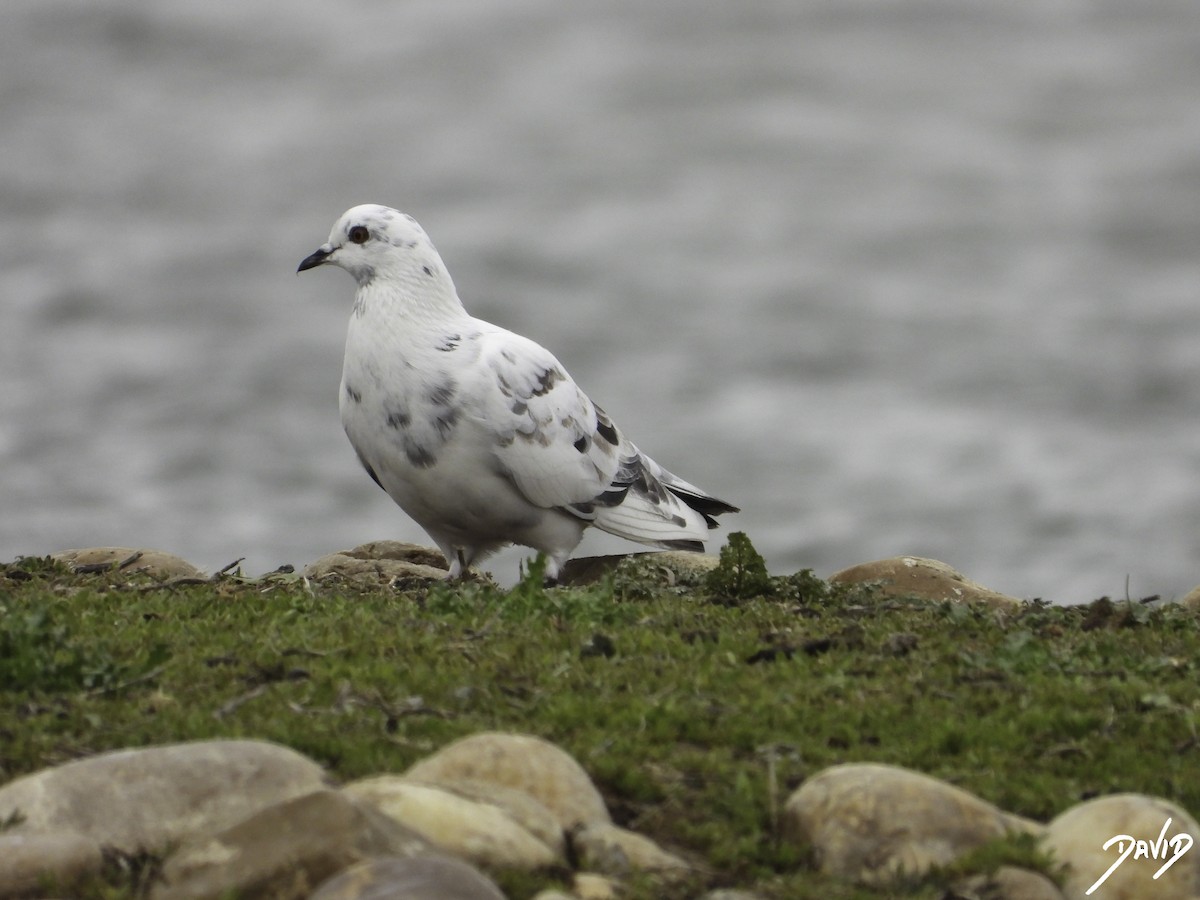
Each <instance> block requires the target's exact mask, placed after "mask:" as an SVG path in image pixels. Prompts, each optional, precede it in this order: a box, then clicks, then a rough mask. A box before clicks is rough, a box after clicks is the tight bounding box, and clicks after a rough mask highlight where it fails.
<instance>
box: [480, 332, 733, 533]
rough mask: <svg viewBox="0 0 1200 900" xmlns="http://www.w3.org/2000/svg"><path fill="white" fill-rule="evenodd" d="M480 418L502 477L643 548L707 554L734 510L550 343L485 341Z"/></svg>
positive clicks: (537, 500) (502, 335)
mask: <svg viewBox="0 0 1200 900" xmlns="http://www.w3.org/2000/svg"><path fill="white" fill-rule="evenodd" d="M481 344H482V346H481V348H480V349H481V354H480V362H481V364H482V365H481V368H480V371H482V372H484V373H485V378H488V379H494V380H493V381H492V382H491V383H490V384H485V385H484V386H483V387H484V389H483V390H482V391H481V394H482V395H483V397H484V398H485V401H484V405H483V407H482V408H481V415H482V417H483V419H484V421H486V422H487V423H488V426H489V428H491V429H492V430H493V431H494V433H495V440H496V450H495V459H496V461H497V464H498V466H499V470H500V472H501V474H502V475H503V476H504V477H506V478H508V479H510V480H511V481H512V483H513V484H514V485H515V486H516V487H517V489H518V490H519V491H520V492H521V493H522V494H523V495H524V496H525V498H526V499H528V500H529V502H530V503H533V504H534V505H536V506H542V507H556V508H560V509H563V510H565V511H567V512H570V513H571V514H573V515H576V516H579V517H580V518H582V519H585V520H588V521H591V522H593V523H594V524H595V525H596V526H597V527H598V528H601V529H603V530H605V531H609V532H611V533H613V534H617V535H620V536H621V537H625V538H629V539H631V540H635V541H642V542H645V543H655V544H660V545H663V546H670V547H679V548H687V549H700V548H701V547H702V544H701V542H702V541H703V539H704V536H705V533H706V532H707V530H708V529H709V528H710V527H712V526H713V525H714V524H715V523H714V521H713V519H712V515H716V514H719V513H721V512H729V511H734V507H732V506H730V505H729V504H726V503H724V502H723V501H720V500H716V499H714V498H712V497H709V496H708V495H706V494H705V493H704V492H703V491H702V490H700V489H699V488H697V487H695V486H694V485H692V484H689V483H688V482H686V481H683V480H682V479H680V478H677V477H676V476H675V475H672V474H671V473H670V472H668V471H667V470H666V469H664V468H662V467H661V466H659V465H658V464H657V463H655V462H654V460H652V459H650V458H649V457H647V456H645V455H644V454H643V453H641V452H640V451H639V450H638V448H637V447H636V446H634V444H633V443H632V442H630V441H629V440H627V439H626V438H625V437H624V436H623V435H622V434H621V432H620V431H619V430H618V429H617V427H616V426H615V425H614V424H613V422H612V420H611V419H610V418H609V417H608V415H607V414H606V413H605V412H604V410H602V409H600V407H598V406H596V405H595V404H594V403H592V401H591V400H590V399H588V397H587V395H586V394H584V393H583V391H582V390H580V389H579V386H578V385H576V384H575V382H574V381H573V380H572V379H571V376H570V375H568V374H567V371H566V369H564V368H563V367H562V365H561V364H560V363H559V362H558V360H557V359H555V357H554V356H553V354H551V353H550V351H548V350H546V349H545V348H544V347H541V346H540V345H538V344H536V343H534V342H533V341H530V340H528V339H526V338H522V337H520V336H518V335H515V334H512V333H510V332H505V331H497V332H495V333H488V334H485V335H483V336H482V341H481Z"/></svg>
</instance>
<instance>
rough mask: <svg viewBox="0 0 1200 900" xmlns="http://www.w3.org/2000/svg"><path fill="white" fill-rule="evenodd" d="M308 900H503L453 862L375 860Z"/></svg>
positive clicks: (323, 887) (416, 858) (418, 858)
mask: <svg viewBox="0 0 1200 900" xmlns="http://www.w3.org/2000/svg"><path fill="white" fill-rule="evenodd" d="M308 900H505V898H504V894H502V893H501V892H500V889H499V888H498V887H496V885H495V884H493V883H492V881H491V880H490V879H489V878H486V877H485V876H484V875H482V874H480V873H479V872H478V871H476V870H475V869H473V868H472V867H471V866H469V865H467V864H466V863H465V862H461V861H459V860H457V859H445V858H441V857H430V856H414V857H410V858H408V859H398V858H396V857H391V856H388V857H377V858H375V859H369V860H366V861H365V862H361V863H358V864H356V865H353V866H351V867H350V868H349V869H346V870H345V871H344V872H342V873H341V874H340V875H337V876H335V877H334V878H331V879H330V880H329V881H326V882H325V883H324V884H322V885H321V886H320V888H318V889H317V891H316V892H314V893H313V894H311V895H310V896H309V898H308Z"/></svg>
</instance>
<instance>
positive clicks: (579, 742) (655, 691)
mask: <svg viewBox="0 0 1200 900" xmlns="http://www.w3.org/2000/svg"><path fill="white" fill-rule="evenodd" d="M742 540H743V539H742V538H741V537H740V536H739V537H737V538H735V539H733V540H731V544H730V546H728V547H727V548H726V552H724V553H723V565H722V568H721V569H720V570H718V573H717V574H716V575H714V576H712V577H710V578H709V579H708V580H707V581H706V582H705V583H704V584H702V585H699V586H693V587H678V586H670V585H667V584H665V583H663V582H662V581H661V580H660V579H659V575H658V574H657V573H656V572H655V570H654V567H653V566H652V565H648V564H645V563H643V564H641V565H640V567H639V566H636V565H635V566H634V567H632V568H630V569H627V570H626V569H623V570H621V571H619V572H618V573H617V575H616V576H614V577H613V578H611V579H610V580H609V581H607V582H605V583H603V584H601V585H598V586H595V587H591V588H555V589H549V590H543V589H542V588H541V587H540V584H539V581H540V578H539V577H538V571H537V570H536V567H532V568H531V571H530V572H529V575H528V577H527V578H525V579H524V580H523V581H522V582H521V583H520V584H518V585H517V586H516V587H514V588H513V589H512V590H510V591H503V590H500V589H497V588H492V587H488V586H483V585H463V586H454V587H450V586H445V585H441V584H437V585H428V584H416V585H412V586H410V587H409V589H407V590H403V591H383V592H381V591H369V592H363V591H359V590H357V589H355V588H354V587H353V586H351V585H344V584H343V585H340V586H316V585H311V584H308V583H306V582H305V581H303V580H302V579H299V578H296V577H289V576H282V575H281V576H268V577H265V578H263V579H258V580H249V579H242V578H238V577H235V576H227V577H223V578H220V579H218V580H216V581H214V582H211V583H207V584H199V585H197V584H181V585H176V586H163V585H158V584H155V583H154V582H152V581H150V580H148V579H145V578H138V577H136V576H135V577H132V578H131V577H129V576H127V575H124V574H122V573H119V572H111V573H105V574H99V575H96V574H93V575H73V574H71V573H69V572H68V571H67V570H65V569H63V568H61V567H59V566H57V565H55V564H52V563H50V562H48V561H46V560H37V559H23V560H19V561H17V562H16V563H14V564H12V565H9V566H4V567H0V782H3V781H5V780H8V779H12V778H16V777H18V776H20V775H23V774H25V773H28V772H33V771H36V770H38V769H41V768H44V767H46V766H50V765H54V764H57V763H62V762H66V761H68V760H71V759H75V758H78V757H80V756H85V755H88V754H92V753H97V752H101V751H105V750H111V749H116V748H120V747H129V746H144V745H148V744H155V743H164V742H171V741H182V740H193V739H201V738H217V737H221V738H231V737H245V738H262V739H268V740H272V741H277V742H279V743H282V744H286V745H288V746H290V747H293V748H295V749H296V750H298V751H300V752H302V753H305V754H307V755H309V756H310V757H312V758H313V759H315V760H317V761H318V762H320V763H321V764H323V765H325V766H327V767H328V768H329V769H331V770H332V771H333V772H334V773H336V774H337V775H338V776H340V777H341V778H343V779H353V778H357V777H360V776H364V775H369V774H376V773H380V772H399V771H402V770H404V769H405V768H407V767H408V766H410V765H411V764H412V763H414V762H416V761H417V760H418V759H420V758H421V757H423V756H425V755H427V754H428V753H430V752H432V751H433V750H435V749H437V748H438V747H440V746H442V745H443V744H445V743H447V742H449V741H451V740H454V739H455V738H458V737H461V736H464V735H467V734H471V733H473V732H477V731H481V730H493V729H495V730H511V731H522V732H529V733H533V734H537V735H540V736H542V737H544V738H546V739H548V740H550V741H553V742H555V743H557V744H558V745H560V746H561V747H563V748H564V749H565V750H567V751H568V752H569V753H571V754H572V755H574V756H575V758H576V759H578V760H579V761H580V763H581V764H582V765H583V766H584V768H585V769H586V770H587V771H588V772H589V773H590V774H591V776H592V778H593V779H594V780H595V782H596V784H597V785H598V787H599V788H600V790H601V791H602V792H603V794H604V796H605V798H606V800H607V801H608V803H609V806H610V808H611V809H612V811H613V815H614V818H615V819H616V820H617V821H618V823H619V824H622V825H625V826H626V827H629V828H633V829H635V830H638V831H640V832H642V833H645V834H647V835H649V836H651V837H653V838H654V839H656V840H658V841H659V842H660V843H662V844H664V845H665V846H667V847H668V848H670V849H673V850H675V851H677V852H681V853H682V854H684V855H685V856H686V857H688V858H689V859H691V860H693V861H694V862H698V863H700V864H701V865H702V866H703V867H704V868H705V869H706V870H707V871H708V872H709V873H710V874H708V875H705V876H698V877H697V879H695V880H694V881H692V882H691V883H689V884H687V885H685V886H681V887H677V888H663V887H662V886H661V885H655V884H653V883H651V882H649V881H646V880H645V879H643V880H642V881H636V880H635V882H634V884H633V886H632V890H631V895H632V896H645V897H671V896H676V895H677V896H679V897H687V896H694V895H695V894H696V893H699V892H700V890H701V889H703V888H705V887H712V886H726V885H729V886H741V887H746V888H754V889H757V890H758V891H760V892H761V893H763V894H764V895H766V896H768V897H797V898H806V897H812V898H817V897H821V898H834V900H837V898H847V900H849V898H867V897H876V896H885V895H880V894H874V893H872V892H870V891H867V890H866V889H862V888H856V887H854V886H851V885H848V884H844V883H840V882H837V881H834V880H832V879H828V878H824V877H822V876H819V875H817V874H816V873H815V872H813V871H812V870H811V869H810V868H808V867H807V861H806V854H805V852H804V849H803V848H794V847H790V846H788V845H787V843H786V842H785V841H783V840H782V839H781V836H780V834H779V828H778V824H779V815H780V810H781V808H782V805H783V803H784V802H785V801H786V799H787V797H788V796H789V795H790V794H791V792H792V791H793V790H794V789H795V788H796V787H797V786H798V785H799V784H800V783H801V782H802V781H803V780H804V779H805V778H806V777H808V776H810V775H812V774H814V773H816V772H818V771H820V770H821V769H823V768H825V767H826V766H830V765H834V764H836V763H841V762H849V761H871V762H883V763H890V764H894V765H900V766H906V767H908V768H911V769H915V770H918V771H921V772H925V773H928V774H930V775H933V776H936V777H938V778H942V779H945V780H947V781H950V782H952V783H954V784H957V785H959V786H961V787H963V788H965V789H967V790H969V791H972V792H974V793H976V794H978V795H980V796H982V797H983V798H985V799H986V800H988V801H990V802H992V803H995V804H997V805H998V806H1000V807H1002V808H1004V809H1006V810H1008V811H1010V812H1014V813H1018V814H1020V815H1024V816H1028V817H1031V818H1035V819H1040V820H1046V819H1049V818H1051V817H1053V816H1054V815H1056V814H1057V813H1058V812H1060V811H1062V810H1064V809H1066V808H1067V807H1069V806H1071V805H1073V804H1075V803H1077V802H1079V801H1081V800H1084V799H1087V798H1089V797H1092V796H1095V795H1097V794H1104V793H1110V792H1114V791H1138V792H1143V793H1148V794H1154V795H1159V796H1163V797H1167V798H1170V799H1172V800H1174V801H1176V802H1178V803H1180V804H1182V805H1183V806H1184V807H1186V808H1188V809H1190V810H1193V811H1197V810H1200V778H1198V777H1197V775H1198V774H1200V765H1198V762H1200V743H1198V742H1197V735H1196V725H1195V719H1196V713H1197V709H1200V678H1197V667H1198V656H1197V649H1198V648H1200V619H1198V617H1197V615H1196V614H1195V613H1192V612H1189V611H1187V610H1183V609H1180V608H1177V607H1173V606H1166V605H1153V606H1151V605H1144V604H1138V603H1132V604H1130V603H1125V602H1115V603H1114V602H1110V601H1106V600H1105V601H1097V603H1094V604H1092V605H1090V606H1083V607H1072V608H1063V607H1051V606H1044V605H1040V604H1031V605H1029V606H1028V607H1027V608H1025V609H1023V610H1021V611H1019V612H1016V613H1004V612H997V611H994V610H989V609H985V608H975V607H965V606H954V605H950V604H945V603H928V602H923V601H920V600H912V601H896V600H893V599H883V598H880V597H878V596H876V595H874V594H872V592H871V591H869V590H862V589H847V588H836V589H835V588H831V587H830V586H828V585H826V584H825V583H824V582H822V581H820V580H819V579H816V578H814V577H812V575H811V574H810V573H807V572H802V573H798V574H797V575H794V576H791V577H787V578H766V577H765V575H764V572H763V571H760V570H759V569H758V568H757V566H756V564H755V562H754V555H755V554H753V548H752V547H750V545H749V542H748V541H745V542H744V544H743V543H741V541H742ZM1018 849H1019V848H1018ZM1005 852H1006V851H1003V850H1001V851H997V852H993V853H990V854H988V853H985V854H981V855H980V859H981V860H987V859H1003V858H1004V855H1005ZM980 865H984V863H980ZM498 877H499V878H500V880H501V882H502V884H503V885H504V886H505V887H506V888H507V889H508V890H509V891H510V896H513V897H523V896H527V895H529V894H531V893H532V892H533V889H534V888H535V887H537V886H540V885H549V884H553V883H554V879H553V877H552V876H549V875H547V876H530V875H513V874H500V875H499V876H498ZM948 877H949V875H948V874H946V873H942V874H939V875H933V876H930V877H929V878H927V879H925V880H923V881H921V882H918V883H915V884H912V885H907V886H904V887H898V888H896V889H894V891H892V892H891V893H889V894H887V895H886V896H903V897H912V898H930V900H932V898H935V897H940V896H942V895H943V892H944V891H943V889H944V883H943V882H944V879H945V878H948ZM123 878H125V879H126V881H124V882H123V881H122V879H123ZM128 878H129V876H128V875H123V874H122V873H121V872H120V871H119V870H118V869H114V870H113V872H112V873H110V874H109V875H108V876H107V877H106V878H105V879H104V880H103V883H99V882H98V883H97V884H95V885H93V886H91V887H89V888H87V889H86V890H85V891H84V892H83V893H81V894H78V896H80V897H82V898H83V900H89V898H111V900H115V898H124V897H131V896H134V891H133V889H132V888H131V887H129V886H128V883H127V881H128ZM89 892H90V893H89Z"/></svg>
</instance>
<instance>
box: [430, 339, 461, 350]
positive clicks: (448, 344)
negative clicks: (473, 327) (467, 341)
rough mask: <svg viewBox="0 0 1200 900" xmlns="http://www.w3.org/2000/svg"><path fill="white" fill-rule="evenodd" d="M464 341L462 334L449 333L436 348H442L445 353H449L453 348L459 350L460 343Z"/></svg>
mask: <svg viewBox="0 0 1200 900" xmlns="http://www.w3.org/2000/svg"><path fill="white" fill-rule="evenodd" d="M461 342H462V335H461V334H448V335H446V336H445V337H444V338H442V342H441V343H440V344H438V345H437V347H436V348H435V349H437V350H441V351H442V352H443V353H449V352H450V351H451V350H457V349H458V345H459V344H460V343H461Z"/></svg>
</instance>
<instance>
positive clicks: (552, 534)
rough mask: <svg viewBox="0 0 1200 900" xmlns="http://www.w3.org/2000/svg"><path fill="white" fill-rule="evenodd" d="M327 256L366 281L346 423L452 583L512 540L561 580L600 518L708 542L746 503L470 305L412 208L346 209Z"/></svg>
mask: <svg viewBox="0 0 1200 900" xmlns="http://www.w3.org/2000/svg"><path fill="white" fill-rule="evenodd" d="M329 264H332V265H335V266H340V267H341V268H343V269H345V270H346V271H347V272H349V273H350V274H351V275H353V276H354V280H355V281H356V282H358V291H357V292H356V294H355V297H354V313H353V315H352V316H351V317H350V328H349V332H348V334H347V336H346V359H345V364H344V367H343V370H342V384H341V392H340V407H341V413H342V425H343V427H345V429H346V434H347V435H348V436H349V438H350V443H351V444H353V445H354V449H355V451H356V452H357V453H358V458H359V460H360V461H361V462H362V464H363V466H364V467H365V468H366V470H367V474H368V475H370V476H371V477H372V478H373V479H375V482H376V484H378V485H379V486H380V487H381V488H383V489H384V490H385V491H387V493H388V495H389V496H391V498H392V499H393V500H395V501H396V503H398V504H399V505H400V508H401V509H403V510H404V511H405V512H406V513H408V515H410V516H411V517H412V518H413V519H414V520H415V521H416V522H417V524H419V525H420V526H421V527H422V528H424V529H425V531H427V532H428V533H429V536H430V537H431V538H433V540H434V542H435V543H436V544H437V545H438V547H439V548H440V549H441V551H442V552H443V553H444V554H445V555H446V560H447V561H448V562H449V565H450V574H449V578H450V579H452V580H453V579H457V578H461V577H462V575H463V573H464V572H466V570H467V567H468V566H470V565H471V564H472V563H475V562H478V561H480V560H481V559H483V558H484V557H486V556H487V555H488V554H490V553H493V552H495V551H496V550H498V549H500V548H501V547H503V546H505V545H507V544H510V543H515V544H521V545H524V546H527V547H532V548H534V549H536V550H540V551H541V552H542V553H544V554H545V556H546V568H545V577H546V579H547V580H548V581H555V580H557V577H558V574H559V571H560V570H561V569H562V566H563V564H564V563H565V562H566V561H567V557H568V556H569V555H570V554H571V551H573V550H574V549H575V547H576V546H577V545H578V544H579V541H580V540H581V539H582V537H583V532H584V529H585V528H587V526H588V525H595V526H596V527H597V528H600V529H603V530H604V531H608V532H611V533H612V534H616V535H620V536H621V537H624V538H628V539H630V540H634V541H639V542H641V543H645V544H654V545H657V546H660V547H667V548H671V549H687V550H700V549H703V540H704V538H705V536H706V532H707V531H708V529H709V528H713V527H715V526H716V522H715V520H714V519H713V516H716V515H719V514H720V513H726V512H737V511H738V509H737V508H736V507H734V506H731V505H730V504H728V503H725V502H724V501H722V500H718V499H716V498H715V497H711V496H709V495H708V494H706V493H705V492H704V491H703V490H701V489H700V488H698V487H696V486H695V485H693V484H689V483H688V482H686V481H684V480H683V479H681V478H677V477H676V476H675V475H672V474H671V473H670V472H668V471H667V470H666V469H664V468H662V466H660V465H658V464H657V463H656V462H654V460H652V459H650V458H649V457H648V456H646V455H645V454H643V453H642V452H641V451H639V450H638V448H637V447H635V446H634V445H633V444H632V443H631V442H630V441H629V440H628V439H626V438H625V437H624V435H622V434H621V432H620V431H619V430H618V429H617V427H616V426H615V425H614V424H613V423H612V420H611V419H609V417H608V416H607V415H606V414H605V412H604V410H602V409H601V408H600V407H598V406H596V405H595V404H594V403H592V401H591V400H589V399H588V397H587V395H586V394H584V393H583V391H582V390H580V389H579V387H577V386H576V384H575V382H574V381H573V380H572V379H571V376H570V375H568V374H567V371H566V369H564V368H563V367H562V365H561V364H560V363H559V361H558V360H557V359H555V358H554V356H553V355H552V354H551V353H550V351H548V350H546V349H545V348H543V347H541V346H539V345H538V344H536V343H534V342H533V341H531V340H529V339H528V338H524V337H521V336H520V335H518V334H513V333H512V332H511V331H506V330H504V329H503V328H500V327H498V326H496V325H492V324H490V323H488V322H484V321H481V320H479V319H476V318H473V317H472V316H470V315H469V314H468V313H467V311H466V310H465V309H464V308H463V305H462V302H461V301H460V300H459V299H458V293H457V292H456V291H455V289H454V282H453V281H451V279H450V273H449V272H447V271H446V266H445V264H444V263H443V262H442V258H441V257H440V256H439V255H438V252H437V250H435V249H434V247H433V243H432V242H431V241H430V240H429V238H428V237H427V236H426V234H425V231H424V230H423V229H422V228H421V226H420V225H418V224H417V222H416V220H415V219H413V217H412V216H409V215H406V214H404V213H402V212H399V211H398V210H395V209H390V208H389V207H386V206H376V205H373V204H368V205H364V206H356V207H354V208H353V209H351V210H348V211H347V212H346V213H344V214H343V215H342V217H341V218H340V219H338V220H337V222H336V223H335V224H334V226H333V231H331V232H330V234H329V240H328V241H327V242H326V243H324V244H322V245H321V246H320V247H319V248H318V249H317V250H316V251H315V252H314V253H313V254H311V255H310V256H308V257H306V258H305V259H304V261H303V262H301V263H300V267H299V269H297V271H298V272H303V271H305V270H307V269H312V268H315V267H316V266H320V265H329Z"/></svg>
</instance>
